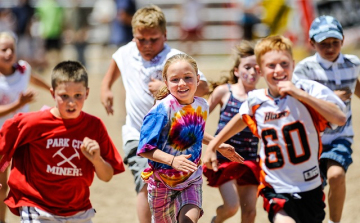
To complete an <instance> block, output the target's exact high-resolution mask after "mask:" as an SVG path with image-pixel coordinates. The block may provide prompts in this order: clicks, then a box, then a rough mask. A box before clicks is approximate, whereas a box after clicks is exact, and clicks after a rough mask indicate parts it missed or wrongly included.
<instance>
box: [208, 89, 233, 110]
mask: <svg viewBox="0 0 360 223" xmlns="http://www.w3.org/2000/svg"><path fill="white" fill-rule="evenodd" d="M227 93H229V88H228V87H227V86H226V85H221V86H218V87H216V88H215V90H214V91H213V93H212V94H211V95H210V97H209V99H208V104H209V113H211V112H212V111H213V110H214V109H215V108H216V106H217V105H220V107H221V106H222V105H223V101H222V99H223V98H224V97H225V95H226V94H227Z"/></svg>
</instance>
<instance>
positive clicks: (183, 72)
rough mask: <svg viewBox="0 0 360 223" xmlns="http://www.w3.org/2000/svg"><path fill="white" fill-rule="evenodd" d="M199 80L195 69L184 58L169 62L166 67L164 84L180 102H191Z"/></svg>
mask: <svg viewBox="0 0 360 223" xmlns="http://www.w3.org/2000/svg"><path fill="white" fill-rule="evenodd" d="M199 81H200V76H199V75H197V73H196V72H195V69H194V68H193V67H192V66H191V65H190V63H189V62H187V61H185V60H179V61H176V62H174V63H173V64H171V65H170V66H169V67H168V69H167V77H166V80H165V84H166V86H167V88H168V89H169V91H170V93H171V94H172V95H173V96H174V97H175V98H177V100H178V101H179V103H180V104H191V103H192V102H193V101H194V95H195V92H196V89H197V86H198V84H199Z"/></svg>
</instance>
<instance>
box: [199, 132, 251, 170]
mask: <svg viewBox="0 0 360 223" xmlns="http://www.w3.org/2000/svg"><path fill="white" fill-rule="evenodd" d="M213 139H214V136H212V135H210V134H208V133H207V132H204V138H203V140H202V143H204V144H205V145H209V143H210V141H211V140H213ZM217 151H219V152H220V153H221V154H222V155H223V156H225V157H226V158H228V159H229V160H230V161H233V162H238V163H244V158H243V157H242V156H240V155H239V154H238V153H237V152H236V151H235V148H234V147H233V146H232V145H229V144H226V143H221V145H220V146H219V148H217Z"/></svg>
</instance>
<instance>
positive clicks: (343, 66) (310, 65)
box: [294, 16, 360, 222]
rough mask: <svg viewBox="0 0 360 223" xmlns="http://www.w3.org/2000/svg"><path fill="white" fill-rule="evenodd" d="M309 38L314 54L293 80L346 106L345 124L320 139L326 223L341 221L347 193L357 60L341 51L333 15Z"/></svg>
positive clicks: (316, 26) (358, 86)
mask: <svg viewBox="0 0 360 223" xmlns="http://www.w3.org/2000/svg"><path fill="white" fill-rule="evenodd" d="M309 38H310V44H311V45H312V46H313V48H314V49H315V50H316V53H315V55H313V56H310V57H307V58H305V59H304V60H302V61H300V63H299V64H298V65H297V66H296V67H295V70H294V80H297V79H308V80H314V81H316V82H319V83H321V84H324V85H325V86H327V87H328V88H330V89H331V90H332V91H334V93H335V94H336V95H338V96H339V97H340V98H341V99H342V100H343V101H344V103H345V105H346V111H345V113H346V117H347V121H346V124H345V125H344V126H341V127H338V128H336V129H326V130H325V132H324V135H322V137H321V140H322V143H323V152H322V154H321V157H320V168H321V172H322V175H323V176H324V177H327V178H328V182H329V186H330V187H329V195H328V204H329V212H330V216H329V219H330V221H329V222H340V219H341V215H342V210H343V206H344V202H345V193H346V185H345V173H346V171H347V169H348V167H349V166H350V164H351V163H352V158H351V154H352V149H351V144H352V142H353V137H354V131H353V127H352V122H351V119H352V114H351V96H352V94H353V93H355V94H356V95H357V96H358V97H359V96H360V84H359V83H358V82H359V80H358V77H359V73H360V72H359V71H360V70H359V69H360V60H359V58H358V57H357V56H355V55H348V54H342V53H341V52H340V51H341V47H342V45H343V41H344V35H343V29H342V26H341V24H340V23H339V22H338V21H337V20H336V19H335V18H334V17H332V16H320V17H318V18H316V19H315V20H314V21H313V23H312V24H311V27H310V31H309ZM324 182H325V181H324Z"/></svg>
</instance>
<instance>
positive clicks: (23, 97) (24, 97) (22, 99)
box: [0, 90, 35, 117]
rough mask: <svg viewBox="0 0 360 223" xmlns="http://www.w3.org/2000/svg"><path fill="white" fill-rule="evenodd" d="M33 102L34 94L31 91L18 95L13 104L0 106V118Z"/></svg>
mask: <svg viewBox="0 0 360 223" xmlns="http://www.w3.org/2000/svg"><path fill="white" fill-rule="evenodd" d="M34 100H35V92H34V91H33V90H27V91H26V92H24V93H20V95H19V98H18V99H17V100H16V101H14V102H13V103H10V104H7V105H0V117H2V116H5V115H7V114H10V113H12V112H15V111H16V110H18V109H19V108H21V107H23V106H24V105H26V104H27V103H30V102H33V101H34Z"/></svg>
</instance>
